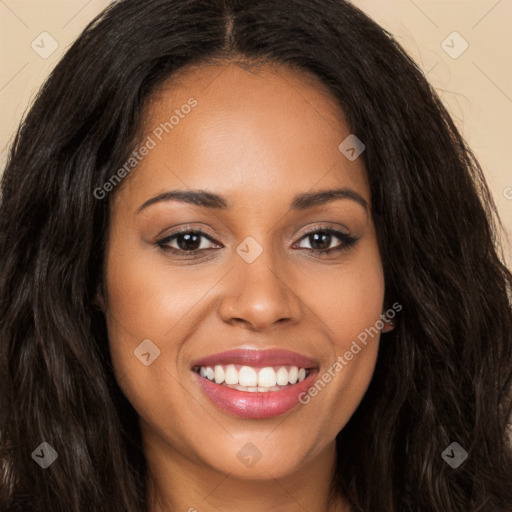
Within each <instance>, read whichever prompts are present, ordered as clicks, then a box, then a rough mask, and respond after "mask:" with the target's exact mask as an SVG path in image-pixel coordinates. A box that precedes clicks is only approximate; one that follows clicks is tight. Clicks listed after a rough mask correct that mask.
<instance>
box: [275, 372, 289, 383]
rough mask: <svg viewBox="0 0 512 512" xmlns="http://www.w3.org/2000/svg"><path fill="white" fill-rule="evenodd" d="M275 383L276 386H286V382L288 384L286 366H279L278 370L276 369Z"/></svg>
mask: <svg viewBox="0 0 512 512" xmlns="http://www.w3.org/2000/svg"><path fill="white" fill-rule="evenodd" d="M276 384H277V385H278V386H286V384H288V371H287V370H286V368H279V370H277V373H276Z"/></svg>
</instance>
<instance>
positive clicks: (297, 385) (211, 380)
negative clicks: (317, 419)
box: [191, 349, 318, 419]
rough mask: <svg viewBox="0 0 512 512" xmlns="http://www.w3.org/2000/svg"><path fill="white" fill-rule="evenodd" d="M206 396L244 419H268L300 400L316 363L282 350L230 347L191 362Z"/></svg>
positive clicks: (313, 373) (314, 373) (309, 383)
mask: <svg viewBox="0 0 512 512" xmlns="http://www.w3.org/2000/svg"><path fill="white" fill-rule="evenodd" d="M191 370H192V372H193V374H194V376H195V378H196V381H197V382H198V384H199V386H200V387H201V389H202V390H203V391H204V393H205V394H206V396H207V397H208V398H209V399H210V400H211V401H212V402H213V403H214V404H215V405H216V406H217V407H219V408H220V409H222V410H223V411H225V412H228V413H230V414H232V415H235V416H240V417H244V418H254V419H256V418H270V417H273V416H278V415H280V414H283V413H285V412H288V411H289V410H291V409H292V408H294V407H295V406H296V405H298V404H299V403H300V401H299V398H300V396H301V394H303V393H306V391H307V389H308V388H309V387H310V386H311V384H312V383H313V381H314V378H315V376H316V375H317V374H318V364H317V363H316V362H315V361H313V360H312V359H309V358H307V357H305V356H302V355H300V354H297V353H295V352H290V351H285V350H265V351H263V350H254V349H252V350H250V349H242V350H232V351H228V352H223V353H221V354H215V355H212V356H209V357H206V358H203V359H201V360H199V361H196V362H194V363H193V365H192V367H191Z"/></svg>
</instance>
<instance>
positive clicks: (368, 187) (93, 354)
mask: <svg viewBox="0 0 512 512" xmlns="http://www.w3.org/2000/svg"><path fill="white" fill-rule="evenodd" d="M0 222H1V225H0V249H1V250H0V254H1V258H2V265H1V270H0V283H1V298H0V313H1V327H0V329H1V332H0V339H1V345H0V348H1V365H2V366H1V368H2V376H3V377H2V380H3V383H4V384H3V389H2V409H3V411H4V417H3V420H2V424H1V427H0V431H1V432H2V436H1V448H2V451H1V460H2V469H3V471H2V487H1V502H0V503H1V505H2V510H40V511H49V510H52V511H61V510H62V511H64V510H66V511H67V510H74V511H82V510H87V511H89V510H95V511H109V512H112V511H114V512H117V511H134V512H135V511H142V510H147V511H149V512H162V511H171V510H172V511H174V510H189V511H194V510H197V511H213V510H223V511H228V512H231V511H235V510H237V511H238V510H242V509H243V510H246V511H249V512H251V511H259V510H268V509H273V510H286V511H295V510H297V511H298V510H311V511H322V512H333V511H371V512H373V511H377V510H378V511H382V512H392V511H393V512H395V511H405V510H407V511H415V512H416V511H434V510H435V511H439V510H442V511H450V512H453V511H461V512H462V511H464V512H467V511H477V510H478V511H505V510H510V509H511V504H512V486H511V485H510V483H511V479H512V453H511V446H510V440H509V438H508V431H507V421H508V420H509V418H510V413H511V409H512V397H511V376H512V359H511V350H512V311H511V303H510V290H511V285H512V276H511V274H510V272H509V271H508V270H507V268H506V267H505V265H504V263H503V260H502V256H501V252H500V251H501V249H500V245H499V240H498V237H497V235H496V229H497V226H498V225H499V219H498V215H497V213H496V210H495V206H494V203H493V200H492V198H491V195H490V193H489V190H488V188H487V186H486V184H485V181H484V178H483V175H482V171H481V169H480V167H479V164H478V163H477V161H476V160H475V158H474V156H473V154H472V152H471V151H470V149H469V148H468V147H467V146H466V144H465V142H464V140H463V139H462V137H461V135H460V134H459V132H458V131H457V129H456V127H455V126H454V124H453V122H452V121H451V119H450V117H449V115H448V113H447V111H446V110H445V108H444V107H443V105H442V103H441V102H440V100H439V98H438V97H437V96H436V94H435V92H434V91H433V90H432V88H431V87H430V86H429V84H428V83H427V82H426V80H425V78H424V77H423V75H422V73H421V71H420V70H419V69H418V68H417V67H416V65H415V64H414V63H413V62H412V60H411V59H410V58H409V57H408V56H407V55H406V54H405V52H404V51H403V50H402V49H401V48H400V46H398V44H397V43H396V42H395V41H394V40H393V39H392V38H391V37H390V36H389V34H387V33H386V32H385V31H383V30H382V29H381V28H380V27H379V26H377V25H376V24H375V23H374V22H373V21H371V20H370V19H368V18H367V17H366V16H365V15H364V14H363V13H362V12H360V11H359V10H358V9H357V8H355V7H354V6H352V5H351V4H349V3H348V2H344V1H341V0H307V1H305V0H283V1H281V2H270V1H264V0H259V1H254V2H242V1H236V0H226V1H216V0H215V1H208V2H206V1H201V0H188V1H185V0H123V1H121V2H117V3H115V4H114V5H112V6H110V7H109V8H108V9H107V10H106V11H105V12H104V13H102V14H101V15H100V16H99V17H98V18H97V19H96V20H94V21H93V22H92V23H91V24H90V25H89V26H88V27H87V28H86V29H85V31H84V32H83V33H82V35H81V36H80V37H79V38H78V40H77V41H76V42H75V44H73V45H72V46H71V48H70V49H69V50H68V52H67V53H66V55H65V56H64V58H63V59H62V61H61V62H60V63H59V65H58V66H57V67H56V68H55V70H54V71H53V73H52V74H51V76H50V77H49V79H48V80H47V82H46V83H45V85H44V86H43V88H42V89H41V92H40V93H39V95H38V98H37V100H36V102H35V103H34V105H33V107H32V108H31V110H30V112H29V113H28V115H27V117H26V119H25V120H24V122H23V124H22V126H21V127H20V129H19V131H18V133H17V136H16V139H15V141H14V143H13V146H12V150H11V154H10V157H9V160H8V162H7V167H6V169H5V172H4V175H3V180H2V203H1V209H0ZM16 507H17V508H16Z"/></svg>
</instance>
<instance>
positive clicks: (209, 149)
mask: <svg viewBox="0 0 512 512" xmlns="http://www.w3.org/2000/svg"><path fill="white" fill-rule="evenodd" d="M190 97H193V98H195V99H196V100H197V101H198V104H197V106H196V107H195V108H194V109H192V111H191V112H190V113H189V114H188V115H186V116H184V117H183V118H182V119H180V122H179V124H178V125H176V126H175V127H174V129H173V130H172V131H171V132H170V133H169V134H165V135H164V137H163V138H162V141H160V142H158V145H157V146H156V147H155V148H154V149H152V150H151V151H150V152H149V154H148V155H147V156H145V157H144V159H143V160H142V161H141V162H140V163H139V164H138V166H137V167H136V169H135V170H134V171H133V173H132V174H130V175H129V177H128V178H126V179H125V180H124V182H123V183H122V186H120V187H119V189H118V190H116V191H115V195H114V197H113V201H112V203H111V224H110V229H109V237H108V246H107V253H106V258H107V259H106V262H107V264H106V271H105V286H104V289H105V294H104V296H102V297H100V298H99V302H100V304H101V305H102V307H103V308H104V310H105V313H106V315H107V324H108V332H109V339H110V350H111V354H112V359H113V363H114V367H115V372H116V377H117V380H118V382H119V385H120V386H121V388H122V390H123V392H124V393H125V395H126V396H127V398H128V399H129V400H130V402H131V403H132V404H133V406H134V408H135V409H136V411H137V413H138V414H139V417H140V425H141V432H142V438H143V446H144V450H145V453H146V457H147V461H148V467H149V471H150V476H151V481H150V486H149V490H148V495H149V501H150V510H151V512H163V511H167V510H171V509H172V510H183V511H186V510H188V511H190V512H192V511H193V510H197V511H199V512H203V511H217V510H222V511H223V512H235V511H237V512H238V511H240V510H245V511H247V512H255V511H258V512H260V511H262V510H276V511H287V512H290V511H292V512H293V511H297V512H298V511H301V512H303V511H304V510H308V511H329V512H332V511H346V510H349V508H348V506H347V505H346V503H345V501H344V499H343V497H341V496H340V497H338V499H337V501H336V503H335V504H333V505H330V506H328V501H327V498H328V485H329V481H330V478H331V476H332V474H333V471H334V464H335V460H336V455H335V453H336V452H335V439H336V435H337V434H338V433H339V432H340V430H341V429H342V428H343V426H344V425H345V424H346V423H347V421H348V420H349V419H350V417H351V416H352V414H353V412H354V411H355V409H356V408H357V406H358V404H359V403H360V401H361V399H362V397H363V395H364V393H365V391H366V389H367V387H368V385H369V382H370V379H371V376H372V374H373V371H374V367H375V362H376V357H377V350H378V345H379V336H376V337H374V338H373V339H371V341H370V342H369V343H368V344H367V346H366V347H364V348H363V350H361V352H359V353H358V354H357V355H356V356H354V358H353V359H352V360H351V361H350V362H348V364H347V365H346V366H344V368H343V369H342V370H341V371H340V372H338V373H336V374H335V375H336V376H335V378H334V379H332V380H331V382H329V383H328V385H326V386H325V388H324V389H323V390H322V391H321V392H320V393H318V395H317V396H315V397H314V398H311V401H310V402H309V403H308V404H307V405H302V404H298V405H297V406H296V407H295V408H293V409H292V410H291V411H289V412H288V413H286V414H283V415H280V416H277V417H275V418H269V419H243V418H239V417H235V416H232V415H230V414H228V413H226V412H224V411H222V410H220V409H218V408H217V407H216V406H215V405H214V404H213V403H212V402H211V401H210V400H209V398H208V397H207V396H206V395H205V394H204V393H203V392H202V390H201V388H200V387H199V385H198V384H197V383H196V379H195V376H194V374H193V373H192V372H191V363H192V361H194V360H196V359H198V358H200V357H204V356H207V355H210V354H213V353H217V352H222V351H225V350H230V349H233V348H239V347H250V348H256V349H263V348H285V349H289V350H294V351H296V352H299V353H302V354H304V355H306V356H308V357H311V358H313V359H315V360H317V361H318V362H319V365H320V374H322V373H323V372H324V371H326V370H327V369H328V368H330V367H332V365H333V364H334V362H335V361H336V358H337V356H338V355H342V354H344V353H345V352H346V351H347V350H349V348H350V345H351V343H352V341H353V340H355V339H356V337H357V336H358V334H359V333H361V332H362V331H364V329H365V328H367V327H369V326H373V325H374V324H375V322H376V321H377V320H378V319H379V317H380V315H381V313H382V312H383V310H384V305H383V298H384V276H383V270H382V265H381V259H380V255H379V250H378V246H377V239H376V234H375V230H374V225H373V222H372V218H371V214H370V212H369V210H368V209H366V208H364V207H363V206H362V205H361V204H359V203H358V202H356V201H354V200H351V199H337V200H335V201H332V202H329V203H326V204H322V205H317V206H314V207H312V208H309V209H307V210H297V211H292V210H291V209H290V203H291V201H292V198H293V197H294V196H295V195H296V194H299V193H304V192H316V191H318V190H320V189H329V188H340V187H349V188H351V189H352V190H354V191H355V192H357V193H358V194H360V195H361V196H362V197H363V198H364V199H365V200H366V202H367V203H368V205H370V204H371V197H370V189H369V184H368V178H367V174H366V170H365V167H364V163H363V161H362V158H357V159H356V160H354V161H349V160H348V159H347V158H346V157H345V156H344V155H343V154H342V153H341V152H340V150H339V149H338V146H339V144H340V143H341V141H343V140H344V139H345V138H346V137H347V136H348V135H349V134H350V133H351V132H350V129H349V127H348V125H347V123H346V120H345V116H344V114H343V112H342V111H341V109H340V107H339V106H338V105H337V103H336V102H335V100H334V98H332V97H331V96H330V95H329V93H328V92H327V91H326V90H325V89H324V87H323V86H322V85H321V84H320V83H319V82H317V81H316V80H315V79H314V78H312V77H310V76H309V75H307V74H305V73H304V72H298V71H296V70H290V69H287V68H283V67H276V66H270V65H268V64H264V65H260V66H259V67H257V68H255V69H251V70H250V71H249V70H247V69H244V68H243V67H242V66H240V65H237V64H234V63H220V64H217V65H212V64H208V65H202V66H196V67H194V68H188V69H185V70H181V71H180V73H179V74H178V75H175V76H174V77H173V78H172V80H170V81H168V83H166V84H165V86H164V87H162V88H161V89H159V90H158V91H157V92H156V93H155V94H154V95H153V96H152V99H151V102H150V103H149V105H148V109H147V115H146V116H145V125H144V126H143V127H142V128H143V129H142V132H143V133H144V136H143V139H142V140H146V137H147V136H148V135H151V133H152V131H153V130H154V129H155V127H157V126H158V125H159V124H160V123H161V122H164V121H165V120H168V119H169V117H170V115H171V114H172V113H173V112H174V111H175V110H176V109H179V108H180V107H181V106H182V105H184V104H185V103H187V100H188V99H189V98H190ZM155 140H156V139H155ZM174 189H181V190H183V189H185V190H186V189H202V190H207V191H209V192H214V193H217V194H221V195H223V196H225V197H226V198H227V199H228V201H229V202H230V203H231V208H230V209H228V210H219V209H211V208H204V207H201V206H197V205H192V204H186V203H183V202H178V201H175V200H174V201H161V202H156V203H154V204H152V205H150V206H147V207H146V208H144V209H142V210H141V211H137V210H138V209H139V207H140V206H141V205H142V204H143V203H144V202H146V201H147V200H148V199H150V198H152V197H154V196H157V195H158V194H161V193H162V192H164V191H170V190H174ZM326 224H327V226H328V227H332V228H333V229H337V230H339V231H342V232H348V233H350V234H351V235H353V236H357V237H359V240H358V241H357V243H356V244H355V245H354V246H352V247H349V248H347V249H346V250H345V251H333V252H331V253H330V254H329V255H325V256H322V255H321V254H319V253H318V252H317V253H313V252H312V251H311V247H313V246H312V245H311V244H312V243H314V241H313V242H312V239H311V237H308V236H304V233H305V232H306V231H309V230H313V229H314V228H316V227H318V229H316V230H314V231H313V232H318V231H322V229H321V228H322V227H324V225H326ZM184 225H187V226H189V227H191V228H192V229H199V228H200V229H202V230H203V231H205V232H206V235H207V237H203V238H201V239H200V240H201V246H200V250H196V251H197V252H198V253H199V255H196V256H194V255H188V256H187V255H185V256H178V255H172V254H170V253H168V252H166V251H165V250H164V249H162V248H160V247H158V246H157V245H156V244H155V241H157V240H159V239H162V238H163V237H164V236H169V235H171V234H173V232H175V230H176V229H178V228H180V227H183V226H184ZM248 236H251V237H253V238H254V239H255V240H256V241H257V242H258V243H259V244H260V246H261V248H262V249H263V252H262V253H261V255H260V256H259V257H258V258H257V259H256V260H255V261H253V262H252V263H247V262H246V261H245V260H244V259H242V258H241V257H240V256H239V255H238V253H237V252H236V248H237V246H239V245H240V244H241V242H242V241H244V240H245V238H246V237H248ZM208 237H210V238H211V239H212V240H213V241H211V240H210V239H209V238H208ZM178 242H179V239H176V238H175V239H174V240H172V241H169V242H168V245H170V246H172V247H174V248H175V249H177V250H180V247H184V245H183V239H182V242H181V245H178ZM341 243H342V242H341V241H340V240H339V239H338V238H337V237H336V236H333V237H332V238H330V239H329V238H328V240H327V242H326V245H325V246H324V247H336V246H339V245H340V244H341ZM185 248H186V246H185ZM203 248H204V249H205V250H204V251H202V249H203ZM391 328H392V326H391V325H388V324H386V326H385V327H384V331H387V330H389V329H391ZM145 339H150V340H151V341H152V342H153V343H154V344H155V345H156V346H157V347H158V349H159V350H160V356H159V357H158V358H156V359H155V360H154V362H153V363H152V364H150V365H149V366H145V365H144V364H141V362H140V361H139V359H138V358H137V357H135V356H134V350H135V349H136V348H137V346H138V345H139V344H140V343H141V342H142V340H145ZM247 443H252V444H253V445H255V446H256V447H257V449H258V450H259V452H260V453H261V459H260V460H259V461H258V462H257V463H256V464H255V465H254V466H252V467H246V466H245V465H244V464H243V463H241V461H240V459H239V458H238V457H237V452H238V451H239V450H240V449H241V448H242V447H244V446H245V445H246V444H247Z"/></svg>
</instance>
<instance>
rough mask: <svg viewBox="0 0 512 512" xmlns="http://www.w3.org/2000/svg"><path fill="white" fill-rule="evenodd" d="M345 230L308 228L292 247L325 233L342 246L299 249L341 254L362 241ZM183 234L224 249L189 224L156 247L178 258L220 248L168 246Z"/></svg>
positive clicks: (200, 230) (318, 226) (323, 226)
mask: <svg viewBox="0 0 512 512" xmlns="http://www.w3.org/2000/svg"><path fill="white" fill-rule="evenodd" d="M343 228H344V230H343V229H341V226H339V225H338V224H337V225H336V227H333V225H332V224H330V223H323V224H320V225H317V226H313V227H311V228H308V229H307V230H305V231H303V232H302V233H301V234H300V235H297V239H296V241H295V242H294V243H293V245H292V247H294V246H295V245H297V244H299V245H300V243H301V241H302V240H303V239H304V238H306V237H307V236H308V235H310V234H312V233H318V232H321V231H324V232H327V233H329V234H330V235H331V236H333V237H335V238H337V239H338V240H339V241H340V244H338V246H336V247H332V248H329V249H309V248H307V247H299V249H302V250H305V251H309V252H314V253H317V254H318V255H319V256H320V255H327V254H329V253H331V252H337V251H340V252H341V251H343V250H348V249H350V247H352V246H353V245H354V244H355V243H356V242H357V241H358V240H359V239H360V237H359V236H355V235H352V234H350V230H348V229H347V228H346V227H345V226H343ZM183 233H196V234H199V236H200V237H204V238H206V239H208V240H209V241H210V242H211V243H213V244H214V245H220V246H222V247H223V245H222V244H221V243H220V242H218V241H217V240H216V239H215V238H214V237H213V236H211V235H210V234H209V233H207V232H206V231H205V230H204V229H203V228H199V227H193V226H191V225H188V224H187V225H184V226H182V227H181V228H179V229H178V230H176V231H174V232H173V233H171V234H169V235H167V236H164V237H163V238H160V239H157V240H156V241H155V242H154V245H156V246H158V247H160V248H161V249H163V250H166V251H168V252H170V253H172V254H175V255H177V256H178V257H179V256H183V257H186V256H192V257H195V256H199V255H204V253H205V251H211V250H213V249H217V248H218V247H213V248H206V249H192V250H190V251H187V250H184V249H177V248H174V247H169V245H168V244H169V243H170V241H171V240H173V239H175V238H176V237H177V236H179V235H180V234H183ZM219 238H220V237H219ZM222 247H221V248H222Z"/></svg>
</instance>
